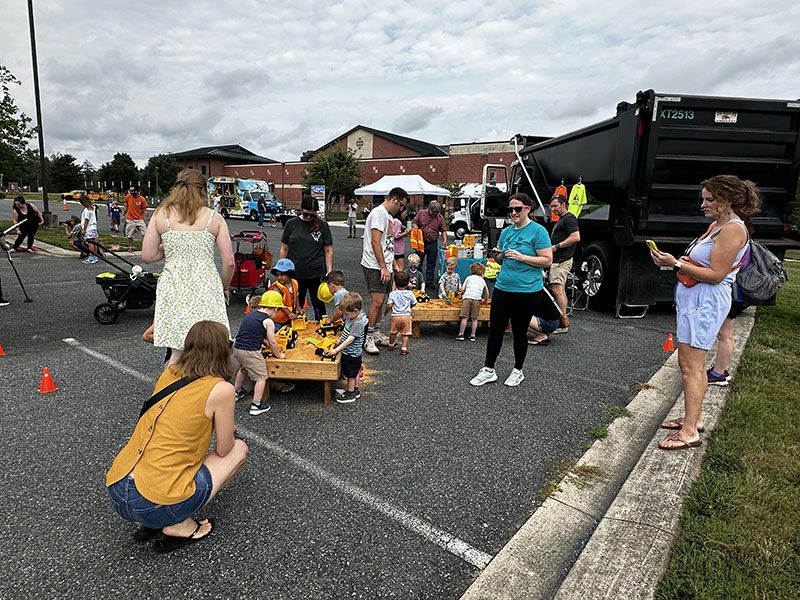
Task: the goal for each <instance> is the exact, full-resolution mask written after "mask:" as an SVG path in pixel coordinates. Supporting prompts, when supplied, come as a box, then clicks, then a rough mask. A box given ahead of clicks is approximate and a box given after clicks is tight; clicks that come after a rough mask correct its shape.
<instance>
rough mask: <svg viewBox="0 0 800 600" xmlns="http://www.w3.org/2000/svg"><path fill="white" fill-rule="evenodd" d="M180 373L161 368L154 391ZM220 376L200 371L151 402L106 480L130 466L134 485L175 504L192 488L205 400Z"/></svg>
mask: <svg viewBox="0 0 800 600" xmlns="http://www.w3.org/2000/svg"><path fill="white" fill-rule="evenodd" d="M178 379H180V377H179V376H178V375H175V374H174V373H173V372H172V370H171V369H166V370H165V371H164V372H163V373H161V376H160V377H159V378H158V381H157V382H156V386H155V389H154V390H153V393H156V392H158V391H159V390H161V389H163V388H165V387H166V386H168V385H170V384H171V383H173V382H175V381H177V380H178ZM220 381H222V379H220V378H219V377H212V376H207V377H202V378H201V379H198V380H196V381H193V382H192V383H190V384H188V385H186V386H185V387H183V388H181V389H180V390H178V391H177V392H175V393H174V394H172V395H171V396H167V397H166V398H165V399H163V400H161V401H160V402H159V403H158V404H156V405H155V406H153V407H151V408H150V410H148V411H147V412H146V413H145V414H144V416H142V418H141V419H139V422H138V423H137V424H136V428H135V429H134V430H133V434H131V438H130V440H128V443H127V444H126V445H125V447H124V448H123V449H122V450H121V451H120V453H119V454H118V455H117V457H116V458H115V459H114V463H113V464H112V465H111V468H110V469H109V471H108V473H107V474H106V485H107V486H110V485H113V484H115V483H117V482H118V481H120V480H121V479H123V478H124V477H126V476H127V475H128V474H129V473H130V472H131V471H134V469H135V472H134V479H135V481H136V489H138V490H139V493H140V494H141V495H142V496H144V497H145V498H147V499H148V500H150V502H154V503H156V504H167V505H169V504H177V503H178V502H183V501H184V500H186V499H187V498H190V497H191V496H192V494H194V492H195V486H194V476H195V475H196V474H197V471H198V470H200V466H201V465H202V464H203V459H204V458H205V456H206V454H207V453H208V449H209V446H210V444H211V432H212V429H213V422H212V420H211V419H209V418H208V417H206V414H205V409H206V400H207V399H208V395H209V393H210V392H211V388H213V387H214V386H215V385H216V384H217V383H218V382H220Z"/></svg>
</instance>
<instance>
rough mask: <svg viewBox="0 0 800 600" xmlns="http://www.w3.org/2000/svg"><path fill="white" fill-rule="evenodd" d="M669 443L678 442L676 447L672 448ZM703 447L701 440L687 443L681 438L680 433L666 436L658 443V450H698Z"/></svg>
mask: <svg viewBox="0 0 800 600" xmlns="http://www.w3.org/2000/svg"><path fill="white" fill-rule="evenodd" d="M670 442H679V444H678V445H677V446H673V445H672V444H670ZM702 445H703V440H699V439H698V440H695V441H693V442H687V441H686V440H685V439H683V438H682V437H681V434H680V433H673V434H672V435H668V436H667V437H665V438H664V439H663V440H661V441H660V442H658V448H659V449H660V450H689V449H690V448H699V447H700V446H702Z"/></svg>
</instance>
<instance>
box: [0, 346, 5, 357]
mask: <svg viewBox="0 0 800 600" xmlns="http://www.w3.org/2000/svg"><path fill="white" fill-rule="evenodd" d="M5 355H6V351H5V350H3V344H0V356H5Z"/></svg>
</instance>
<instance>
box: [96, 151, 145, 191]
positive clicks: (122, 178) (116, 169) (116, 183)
mask: <svg viewBox="0 0 800 600" xmlns="http://www.w3.org/2000/svg"><path fill="white" fill-rule="evenodd" d="M97 176H98V180H99V181H103V182H105V185H106V186H108V188H109V189H111V188H113V189H115V190H117V191H120V192H121V191H124V190H127V189H128V186H129V185H130V184H131V183H133V185H136V183H137V182H138V181H139V168H138V167H137V166H136V163H135V162H133V159H132V158H131V157H130V154H125V153H124V152H117V153H116V154H115V155H114V158H113V159H112V160H111V162H107V163H104V164H102V165H101V166H100V168H99V169H98V170H97Z"/></svg>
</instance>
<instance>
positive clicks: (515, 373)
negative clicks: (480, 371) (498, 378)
mask: <svg viewBox="0 0 800 600" xmlns="http://www.w3.org/2000/svg"><path fill="white" fill-rule="evenodd" d="M523 379H525V375H523V374H522V371H520V370H519V369H511V373H510V374H509V376H508V378H507V379H506V380H505V381H504V382H503V383H505V384H506V385H507V386H508V387H516V386H518V385H519V384H520V383H522V380H523Z"/></svg>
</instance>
